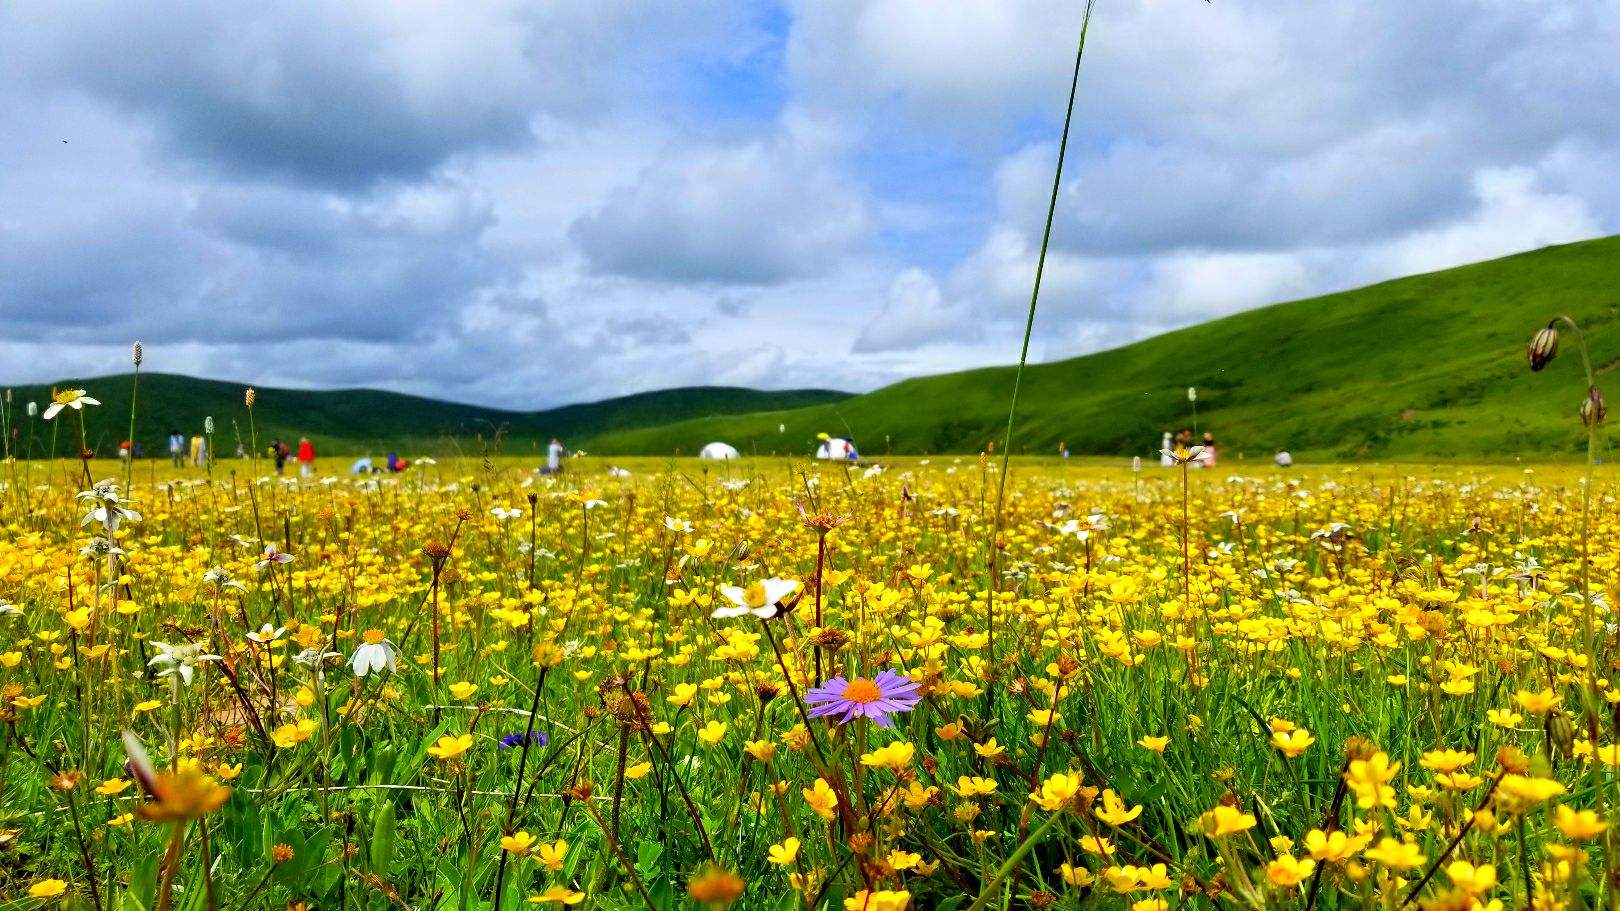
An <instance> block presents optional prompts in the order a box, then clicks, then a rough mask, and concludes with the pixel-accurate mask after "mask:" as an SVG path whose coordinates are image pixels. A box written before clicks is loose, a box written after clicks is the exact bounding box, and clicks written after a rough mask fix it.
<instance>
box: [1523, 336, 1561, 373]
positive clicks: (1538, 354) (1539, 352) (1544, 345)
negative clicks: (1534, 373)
mask: <svg viewBox="0 0 1620 911" xmlns="http://www.w3.org/2000/svg"><path fill="white" fill-rule="evenodd" d="M1524 354H1525V357H1526V358H1527V359H1528V360H1529V361H1530V369H1531V370H1540V369H1541V368H1543V367H1545V366H1547V365H1548V364H1550V363H1552V359H1553V358H1555V357H1557V356H1558V330H1557V329H1555V328H1554V327H1552V326H1548V327H1546V328H1545V329H1542V330H1541V331H1540V332H1537V333H1536V334H1535V337H1534V338H1532V339H1530V346H1529V347H1528V348H1526V349H1525V351H1524Z"/></svg>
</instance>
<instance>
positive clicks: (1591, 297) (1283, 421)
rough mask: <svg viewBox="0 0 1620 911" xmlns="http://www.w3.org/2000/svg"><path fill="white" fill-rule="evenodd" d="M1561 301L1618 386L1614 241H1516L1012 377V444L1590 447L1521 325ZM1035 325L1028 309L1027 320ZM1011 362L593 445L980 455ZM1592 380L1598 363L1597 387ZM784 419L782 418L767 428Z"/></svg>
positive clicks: (1490, 449)
mask: <svg viewBox="0 0 1620 911" xmlns="http://www.w3.org/2000/svg"><path fill="white" fill-rule="evenodd" d="M1557 313H1566V314H1568V315H1570V316H1572V317H1574V318H1575V319H1576V320H1578V321H1579V322H1580V323H1581V324H1582V325H1583V326H1585V327H1586V329H1587V331H1588V341H1589V343H1590V345H1591V348H1592V359H1593V362H1594V366H1595V367H1596V368H1597V369H1599V370H1600V371H1602V372H1603V374H1604V375H1605V376H1610V377H1611V379H1610V386H1611V388H1610V390H1609V391H1610V395H1611V400H1617V399H1620V382H1614V381H1613V378H1612V375H1611V374H1610V373H1609V372H1610V371H1611V370H1612V368H1613V367H1615V366H1616V364H1620V322H1617V320H1620V237H1609V238H1601V239H1598V240H1591V241H1584V242H1580V243H1574V244H1567V245H1564V246H1558V247H1549V248H1546V249H1542V250H1536V251H1532V252H1528V253H1521V254H1518V255H1515V256H1509V257H1505V258H1502V259H1497V260H1491V261H1489V262H1483V263H1476V264H1474V265H1469V266H1463V267H1460V268H1455V269H1448V270H1445V271H1441V272H1434V273H1430V274H1426V275H1416V276H1411V277H1408V278H1402V279H1397V280H1394V281H1389V282H1384V283H1381V284H1377V285H1372V286H1369V287H1366V288H1360V289H1357V290H1353V291H1345V292H1341V293H1337V294H1329V295H1325V296H1322V297H1316V298H1311V299H1308V300H1300V301H1294V302H1291V303H1284V304H1277V305H1273V306H1269V307H1263V308H1261V309H1257V310H1251V311H1248V312H1245V313H1240V314H1237V315H1235V316H1230V317H1226V318H1224V319H1219V320H1215V321H1213V322H1209V323H1204V324H1201V325H1198V326H1193V327H1190V328H1187V329H1182V330H1179V331H1176V332H1171V333H1167V334H1165V335H1161V336H1157V337H1155V338H1151V339H1147V340H1145V341H1142V342H1139V343H1136V344H1133V345H1129V346H1127V347H1124V348H1118V349H1115V350H1112V351H1104V352H1101V353H1098V354H1092V355H1087V356H1085V357H1078V358H1073V359H1071V360H1065V361H1059V362H1055V363H1049V364H1040V365H1034V366H1031V367H1030V368H1028V370H1027V371H1026V373H1025V376H1024V391H1023V393H1022V399H1021V402H1020V407H1019V411H1020V414H1019V420H1018V427H1017V432H1016V434H1015V436H1014V447H1013V448H1014V450H1015V451H1017V452H1052V451H1054V450H1055V448H1056V447H1057V445H1058V443H1059V441H1067V442H1068V444H1069V447H1070V449H1071V451H1073V452H1074V453H1076V454H1081V453H1098V454H1118V455H1131V454H1140V455H1144V456H1147V455H1150V454H1155V453H1156V452H1157V449H1158V442H1159V435H1160V433H1161V431H1164V430H1174V429H1177V428H1180V427H1183V426H1187V425H1189V424H1190V423H1191V415H1190V412H1189V408H1188V404H1187V399H1186V388H1187V387H1188V386H1196V387H1198V393H1199V395H1198V427H1199V429H1200V430H1201V431H1202V430H1209V431H1212V432H1214V433H1215V434H1216V437H1217V439H1218V441H1219V442H1220V443H1221V444H1222V447H1223V453H1224V454H1225V456H1226V457H1228V458H1230V457H1234V456H1236V455H1237V454H1239V453H1244V454H1245V455H1247V457H1249V458H1257V457H1258V458H1265V457H1269V456H1270V454H1271V453H1272V452H1273V451H1275V450H1277V449H1281V448H1287V449H1290V450H1291V451H1293V452H1294V453H1296V454H1302V455H1306V456H1314V457H1335V458H1397V459H1398V458H1426V457H1461V458H1470V459H1475V458H1496V457H1511V456H1515V455H1526V456H1557V455H1562V454H1574V453H1577V452H1583V451H1584V447H1585V434H1584V431H1583V430H1582V428H1581V425H1580V422H1579V420H1578V418H1577V417H1576V408H1577V407H1578V405H1579V403H1580V399H1581V395H1582V388H1581V382H1582V381H1581V370H1580V364H1579V358H1578V357H1577V356H1576V352H1575V348H1574V345H1573V340H1572V339H1569V338H1567V337H1566V339H1565V344H1564V347H1563V353H1562V355H1561V356H1560V357H1559V359H1558V360H1557V361H1555V362H1554V363H1553V364H1552V365H1551V366H1550V367H1548V368H1547V369H1546V370H1545V371H1543V372H1542V373H1540V374H1531V373H1530V372H1529V370H1528V369H1527V368H1526V367H1525V363H1524V346H1525V344H1526V342H1528V341H1529V338H1530V336H1531V334H1532V333H1533V332H1534V331H1535V330H1536V329H1537V328H1539V327H1540V326H1541V325H1543V324H1545V323H1546V322H1547V320H1548V319H1549V318H1550V317H1552V316H1553V315H1554V314H1557ZM1040 330H1041V325H1040V322H1039V321H1038V320H1037V323H1036V332H1039V331H1040ZM1012 379H1013V369H1012V368H1010V367H998V368H989V369H983V370H971V371H966V372H962V373H951V374H944V375H941V376H929V377H920V378H917V379H911V380H906V381H904V382H901V383H896V384H895V385H892V386H888V387H885V388H882V389H879V390H876V391H874V392H871V393H867V394H865V395H859V396H855V397H853V398H849V399H845V400H842V401H837V402H828V403H822V404H818V405H814V406H811V407H807V408H801V409H797V410H792V411H787V412H782V413H773V414H737V415H729V416H717V417H701V418H696V419H692V420H687V421H681V422H677V423H673V424H668V425H665V426H658V427H650V428H640V429H635V430H628V431H618V432H609V433H606V434H603V435H602V436H600V437H599V438H597V439H595V440H594V441H593V444H594V446H595V448H596V450H597V451H601V452H619V453H637V454H654V453H668V452H671V451H673V450H675V449H676V448H677V447H678V448H680V449H681V450H682V451H684V452H694V451H696V449H697V448H698V447H699V446H701V445H702V444H704V443H705V442H707V441H709V440H725V441H727V442H729V443H731V444H733V445H735V446H737V447H738V448H739V449H741V450H742V451H743V452H745V453H747V452H758V453H761V454H764V453H768V452H773V451H774V452H793V453H799V454H807V453H809V452H810V451H811V449H812V447H813V446H814V437H815V434H816V433H818V432H823V431H824V432H828V433H832V434H835V435H845V436H852V437H853V438H854V439H855V440H856V442H857V444H859V445H860V447H861V449H862V452H863V454H866V455H868V456H870V455H877V454H882V453H883V452H885V451H889V450H892V451H894V452H977V451H980V450H982V449H983V448H984V446H985V444H986V443H987V442H988V441H990V440H995V441H997V443H998V444H999V442H1000V439H1001V436H1002V433H1003V432H1004V429H1005V426H1006V420H1007V401H1008V397H1009V394H1010V392H1011V389H1012ZM1603 382H1604V379H1603V377H1601V376H1600V378H1599V383H1600V384H1602V383H1603ZM779 426H780V427H781V428H783V429H781V430H779V429H778V428H779Z"/></svg>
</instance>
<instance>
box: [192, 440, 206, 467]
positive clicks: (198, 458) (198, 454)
mask: <svg viewBox="0 0 1620 911" xmlns="http://www.w3.org/2000/svg"><path fill="white" fill-rule="evenodd" d="M202 463H203V438H202V434H200V433H194V434H192V435H191V464H192V465H201V464H202Z"/></svg>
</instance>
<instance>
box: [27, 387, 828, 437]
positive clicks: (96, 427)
mask: <svg viewBox="0 0 1620 911" xmlns="http://www.w3.org/2000/svg"><path fill="white" fill-rule="evenodd" d="M131 379H132V377H131V375H130V374H122V375H118V376H102V377H89V378H83V379H64V380H61V381H59V382H57V383H55V384H52V385H54V386H55V387H57V388H82V389H85V390H88V391H89V393H90V395H91V396H92V397H94V398H97V399H99V400H100V401H101V405H100V407H93V408H88V409H86V411H85V414H86V417H87V427H88V437H89V441H90V444H91V447H92V448H94V449H95V450H96V451H97V452H98V453H100V454H102V455H112V454H113V453H114V452H115V451H116V449H117V446H118V443H119V441H121V440H123V439H124V438H125V437H127V436H128V432H129V395H130V385H131ZM52 385H42V386H19V387H16V388H15V389H14V390H13V391H12V399H13V404H12V405H11V406H10V407H9V408H8V415H7V417H8V420H10V421H11V422H12V424H13V425H14V428H15V429H16V431H17V435H16V438H15V439H16V440H17V449H18V451H19V453H22V454H26V453H27V451H28V448H29V445H28V444H29V436H30V434H32V435H33V440H34V442H33V452H34V453H35V454H36V455H37V454H40V453H42V452H44V451H45V450H47V449H48V448H49V446H50V434H51V431H52V426H51V424H47V423H46V422H44V421H42V420H35V421H34V422H32V424H30V421H29V420H28V417H27V415H26V406H25V404H24V403H25V402H28V401H36V402H38V403H39V405H40V409H41V414H43V410H44V408H45V406H46V404H48V403H49V401H50V393H51V388H52ZM246 388H247V384H245V383H232V382H224V381H220V380H205V379H197V378H195V377H189V376H179V375H175V374H164V373H142V374H141V377H140V402H139V404H140V407H139V409H138V412H137V415H136V417H137V424H136V438H137V440H138V441H139V442H140V444H141V449H142V451H143V453H144V454H147V455H162V454H164V453H166V451H167V447H166V445H165V440H166V438H167V436H168V433H169V430H170V429H171V428H172V429H178V430H180V431H181V432H183V433H185V434H187V435H188V436H189V435H190V434H192V433H200V432H201V429H202V426H203V419H204V418H205V417H206V416H208V415H212V416H213V418H214V422H215V446H216V447H218V449H219V450H220V451H221V452H222V453H229V452H232V451H234V449H235V448H236V434H237V433H240V435H241V439H242V440H243V442H244V444H245V443H247V442H248V440H249V436H250V432H249V427H248V419H247V408H246V406H245V405H244V403H243V392H244V391H245V390H246ZM847 397H848V393H843V392H833V391H829V390H820V389H799V390H787V391H780V392H772V391H760V390H755V389H738V388H733V387H726V386H696V387H688V388H681V389H663V390H658V391H655V392H643V393H637V394H635V395H627V396H623V397H621V398H614V399H607V400H605V401H600V402H592V403H589V404H581V405H567V406H564V407H561V408H555V409H551V410H547V411H529V412H524V411H503V410H500V409H494V408H480V407H478V406H475V405H463V404H458V403H454V402H445V401H439V400H436V399H429V398H422V397H419V396H411V395H401V394H399V393H394V392H381V391H378V390H374V389H343V390H323V391H311V390H299V389H273V388H268V387H262V386H261V387H258V402H257V404H256V405H255V406H254V423H255V424H256V425H257V428H258V438H259V441H260V444H261V446H263V445H268V444H269V441H270V440H272V439H275V438H277V437H280V438H282V439H285V440H287V441H288V444H289V445H291V444H292V443H293V441H296V440H297V439H298V438H299V437H303V436H307V437H309V438H310V440H311V441H312V442H314V444H315V447H316V452H317V453H319V454H329V455H343V454H354V453H362V452H373V453H376V454H377V455H379V456H380V455H382V454H383V453H384V452H387V451H390V450H397V451H399V452H400V454H401V455H405V456H406V457H408V458H409V457H414V456H417V455H424V454H429V453H433V454H439V455H445V454H449V453H452V452H455V451H458V450H459V451H462V452H465V453H467V454H470V455H481V454H482V453H483V451H484V449H485V446H486V445H487V444H488V443H489V441H492V440H494V439H495V438H496V436H497V434H498V435H499V437H500V444H499V451H500V452H503V453H506V454H513V455H516V454H523V453H529V452H538V451H540V450H542V449H543V448H544V446H545V443H546V442H547V441H548V440H549V439H550V438H551V437H553V436H556V437H561V438H562V439H563V440H565V441H566V442H568V443H569V444H570V445H573V446H586V445H588V441H589V440H590V439H591V438H592V437H596V436H600V435H602V434H604V433H608V432H612V431H622V430H627V429H630V428H636V427H645V426H647V425H649V424H655V423H666V422H668V421H671V420H680V419H683V418H696V417H699V416H706V415H724V414H737V413H741V412H749V411H760V410H765V409H783V408H799V407H803V406H807V405H813V404H820V403H826V402H834V401H839V400H841V399H844V398H847ZM64 414H65V416H66V417H67V422H66V423H65V424H63V425H62V426H61V427H60V428H59V429H58V433H61V434H68V433H71V434H73V435H74V436H76V435H77V433H78V430H77V426H78V425H77V423H76V421H75V420H74V419H73V417H72V416H71V413H70V412H65V413H64ZM233 421H234V422H235V426H234V427H233V423H232V422H233ZM71 439H72V437H69V436H63V437H62V438H61V439H60V441H59V443H58V452H66V451H70V450H71V449H72V448H73V444H72V443H70V442H69V441H70V440H71Z"/></svg>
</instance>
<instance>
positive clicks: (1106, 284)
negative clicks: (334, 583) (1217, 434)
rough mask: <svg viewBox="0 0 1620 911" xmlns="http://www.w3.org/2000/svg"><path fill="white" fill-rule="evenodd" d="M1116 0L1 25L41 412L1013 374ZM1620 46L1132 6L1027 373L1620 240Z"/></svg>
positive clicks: (1557, 20)
mask: <svg viewBox="0 0 1620 911" xmlns="http://www.w3.org/2000/svg"><path fill="white" fill-rule="evenodd" d="M1082 8H1083V5H1082V3H1079V2H1054V0H950V2H940V0H866V2H855V0H790V2H786V3H769V2H746V0H738V2H708V0H692V2H682V3H668V2H630V0H546V2H533V0H524V2H507V0H459V2H456V3H416V2H402V0H349V2H344V3H330V2H324V0H323V2H302V0H290V2H279V3H264V2H237V0H214V2H209V3H206V4H186V3H174V2H168V0H147V2H142V3H128V2H79V0H48V2H47V0H14V2H8V3H4V4H0V382H3V383H23V382H48V381H52V380H57V379H62V378H66V377H71V376H87V375H95V374H105V373H114V372H123V371H125V370H127V369H128V366H129V345H130V343H131V342H132V341H134V340H137V339H139V340H140V341H142V342H143V344H144V347H145V351H146V362H145V364H144V366H143V369H145V370H155V371H164V372H178V373H189V374H195V375H201V376H209V377H215V378H220V379H232V380H241V381H244V382H254V383H258V384H262V385H285V386H296V387H319V388H328V387H353V386H367V387H374V388H384V389H393V390H398V391H403V392H412V393H417V394H424V395H431V396H435V397H440V398H447V399H453V400H458V401H469V402H477V403H480V404H487V405H495V406H503V407H512V408H539V407H547V406H552V405H557V404H562V403H566V402H574V401H584V400H594V399H600V398H605V397H609V396H613V395H619V394H623V393H628V392H634V391H638V390H643V389H652V388H661V387H669V386H680V385H693V384H725V385H743V386H754V387H759V388H798V387H812V386H813V387H824V388H825V387H830V388H839V389H846V390H851V391H863V390H867V389H872V388H876V387H877V386H880V385H883V384H886V383H889V382H893V381H896V380H898V379H901V378H904V377H907V376H913V375H917V374H922V373H935V372H941V371H947V370H957V369H965V368H970V367H977V366H983V365H987V364H1003V363H1010V362H1013V361H1016V359H1017V354H1018V347H1019V339H1020V336H1021V333H1022V329H1023V314H1024V310H1025V308H1026V307H1027V305H1028V300H1029V292H1030V286H1031V283H1032V280H1033V277H1034V272H1035V258H1036V252H1037V250H1038V247H1039V242H1040V236H1041V228H1042V220H1043V218H1044V216H1045V212H1046V207H1047V197H1048V194H1049V193H1050V191H1051V184H1052V173H1053V167H1054V165H1055V163H1056V154H1057V139H1058V135H1059V131H1060V128H1061V123H1062V115H1063V106H1064V103H1065V100H1066V96H1067V90H1068V80H1069V74H1070V67H1071V65H1072V63H1073V55H1074V47H1075V41H1076V38H1077V37H1078V33H1079V26H1080V20H1081V12H1082ZM1614 13H1615V7H1614V6H1613V4H1612V3H1606V2H1591V0H1540V2H1538V0H1424V2H1421V3H1415V2H1411V0H1360V2H1356V3H1344V2H1342V0H1291V2H1288V3H1276V2H1272V0H1215V2H1212V3H1206V2H1200V0H1099V2H1098V3H1097V6H1096V11H1095V14H1094V18H1093V20H1092V25H1091V32H1090V36H1089V39H1088V44H1087V48H1086V57H1085V61H1084V64H1083V66H1082V69H1081V74H1080V87H1079V95H1078V101H1077V105H1076V111H1075V126H1074V134H1073V136H1072V138H1071V142H1070V148H1069V154H1068V156H1067V161H1066V164H1065V170H1064V179H1063V183H1062V186H1061V192H1060V197H1059V201H1058V208H1057V215H1056V223H1055V226H1054V230H1053V235H1052V247H1051V251H1050V253H1049V255H1048V260H1047V269H1046V278H1045V283H1044V286H1043V289H1042V296H1041V307H1040V312H1039V315H1038V317H1037V320H1036V324H1035V335H1034V342H1033V345H1032V348H1031V356H1032V358H1034V359H1036V360H1053V359H1057V358H1062V357H1069V356H1074V355H1078V354H1083V353H1086V352H1090V351H1096V350H1101V349H1105V348H1110V347H1115V346H1118V345H1122V344H1127V343H1129V342H1132V341H1135V340H1138V339H1142V338H1145V337H1148V336H1151V335H1154V334H1158V333H1160V332H1164V331H1166V330H1169V329H1172V328H1175V327H1178V326H1183V325H1188V324H1192V323H1196V322H1201V321H1204V320H1208V319H1211V318H1215V317H1218V316H1221V315H1224V314H1228V313H1232V312H1235V311H1238V310H1242V309H1246V308H1250V307H1255V306H1260V305H1264V304H1267V303H1273V302H1276V301H1279V300H1287V299H1293V298H1299V297H1304V296H1308V295H1312V294H1316V293H1322V292H1326V291H1331V290H1337V289H1342V288H1348V287H1355V286H1358V285H1362V284H1367V283H1369V282H1373V281H1378V280H1382V279H1386V278H1392V277H1396V276H1399V275H1404V274H1410V273H1412V272H1417V271H1427V270H1432V269H1437V268H1442V267H1446V266H1450V265H1456V264H1461V263H1465V262H1471V261H1475V260H1479V259H1485V258H1490V257H1494V256H1498V255H1502V254H1506V253H1510V252H1515V251H1519V250H1524V249H1531V248H1534V247H1539V246H1544V245H1547V244H1552V243H1562V242H1567V241H1571V240H1578V239H1582V238H1587V237H1594V236H1598V235H1602V234H1609V233H1615V232H1620V117H1617V116H1615V112H1616V111H1620V55H1617V54H1616V53H1615V48H1616V47H1620V16H1616V15H1615V14H1614ZM1169 381H1170V382H1171V383H1172V384H1174V382H1175V380H1174V379H1173V378H1171V379H1170V380H1169Z"/></svg>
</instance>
